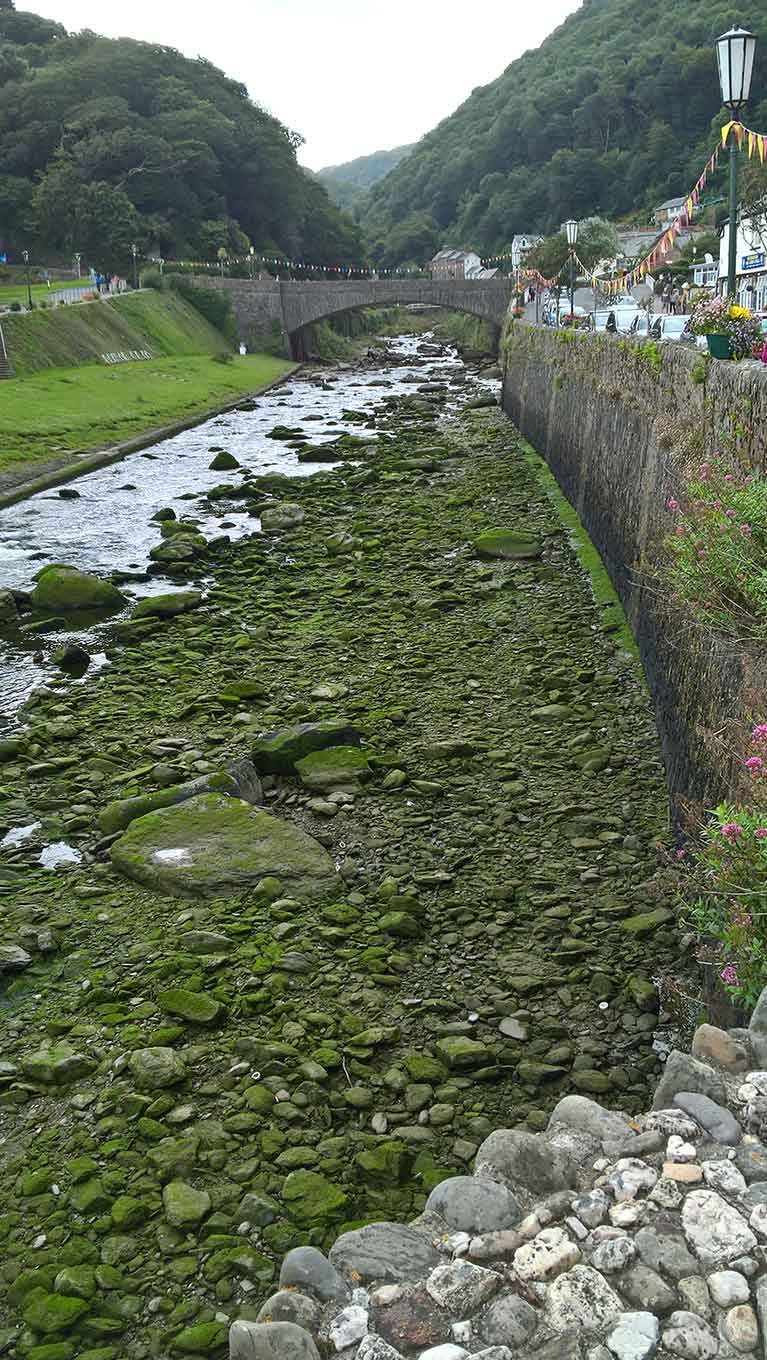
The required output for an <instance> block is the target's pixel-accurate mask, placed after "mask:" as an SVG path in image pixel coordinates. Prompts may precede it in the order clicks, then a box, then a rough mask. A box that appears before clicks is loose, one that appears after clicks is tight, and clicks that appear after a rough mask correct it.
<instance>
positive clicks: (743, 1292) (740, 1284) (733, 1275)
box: [707, 1270, 751, 1308]
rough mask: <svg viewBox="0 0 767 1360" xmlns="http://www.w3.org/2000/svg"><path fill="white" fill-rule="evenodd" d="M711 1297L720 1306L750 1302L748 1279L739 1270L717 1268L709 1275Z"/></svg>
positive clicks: (727, 1306) (725, 1306) (726, 1306)
mask: <svg viewBox="0 0 767 1360" xmlns="http://www.w3.org/2000/svg"><path fill="white" fill-rule="evenodd" d="M707 1283H708V1287H709V1289H710V1291H711V1297H712V1299H713V1300H714V1303H716V1304H717V1305H718V1306H719V1307H720V1308H732V1307H734V1305H735V1304H736V1303H748V1300H749V1298H750V1294H751V1291H750V1290H749V1287H748V1280H747V1279H746V1278H745V1276H744V1275H741V1274H740V1273H739V1271H737V1270H715V1271H714V1272H713V1274H712V1275H709V1277H708V1282H707Z"/></svg>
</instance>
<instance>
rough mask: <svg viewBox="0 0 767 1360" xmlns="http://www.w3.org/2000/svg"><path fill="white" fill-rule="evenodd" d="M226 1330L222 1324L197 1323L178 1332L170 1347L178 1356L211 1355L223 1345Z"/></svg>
mask: <svg viewBox="0 0 767 1360" xmlns="http://www.w3.org/2000/svg"><path fill="white" fill-rule="evenodd" d="M228 1330H229V1329H228V1327H227V1326H226V1324H225V1323H223V1322H198V1323H197V1326H196V1327H185V1328H184V1330H183V1331H182V1332H179V1333H178V1336H175V1337H174V1338H173V1341H172V1343H171V1345H172V1348H173V1350H174V1351H175V1352H176V1353H177V1354H179V1355H213V1354H214V1352H215V1351H217V1350H219V1349H220V1347H221V1346H223V1345H224V1343H225V1341H226V1338H227V1334H228Z"/></svg>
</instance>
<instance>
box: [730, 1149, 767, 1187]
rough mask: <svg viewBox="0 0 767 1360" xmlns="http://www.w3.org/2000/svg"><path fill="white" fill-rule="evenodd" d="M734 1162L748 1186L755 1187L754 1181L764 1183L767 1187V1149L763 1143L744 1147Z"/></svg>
mask: <svg viewBox="0 0 767 1360" xmlns="http://www.w3.org/2000/svg"><path fill="white" fill-rule="evenodd" d="M732 1160H733V1163H734V1165H735V1166H736V1167H737V1168H738V1171H740V1173H741V1175H742V1176H743V1177H744V1179H745V1181H746V1184H747V1185H753V1183H754V1181H762V1182H764V1184H765V1185H767V1148H765V1147H764V1146H763V1145H762V1144H761V1143H746V1144H744V1145H742V1146H741V1147H739V1148H738V1149H737V1151H736V1153H735V1156H734V1157H733V1159H732Z"/></svg>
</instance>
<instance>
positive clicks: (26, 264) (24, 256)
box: [21, 250, 32, 312]
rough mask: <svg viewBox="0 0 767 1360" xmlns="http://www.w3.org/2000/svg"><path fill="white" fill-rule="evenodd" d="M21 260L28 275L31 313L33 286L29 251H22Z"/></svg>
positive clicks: (28, 297) (28, 295)
mask: <svg viewBox="0 0 767 1360" xmlns="http://www.w3.org/2000/svg"><path fill="white" fill-rule="evenodd" d="M21 258H22V260H23V261H24V272H25V273H26V276H27V302H28V304H29V310H30V312H31V311H32V284H31V282H30V278H29V251H28V250H22V252H21Z"/></svg>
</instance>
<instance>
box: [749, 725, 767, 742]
mask: <svg viewBox="0 0 767 1360" xmlns="http://www.w3.org/2000/svg"><path fill="white" fill-rule="evenodd" d="M751 740H752V741H767V723H759V724H758V725H757V726H756V727H755V728H754V730H753V732H752V733H751Z"/></svg>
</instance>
